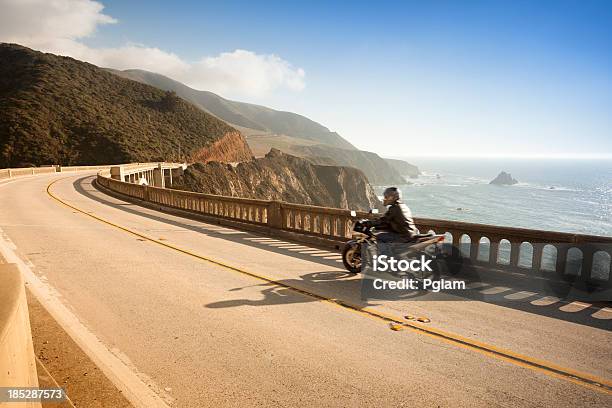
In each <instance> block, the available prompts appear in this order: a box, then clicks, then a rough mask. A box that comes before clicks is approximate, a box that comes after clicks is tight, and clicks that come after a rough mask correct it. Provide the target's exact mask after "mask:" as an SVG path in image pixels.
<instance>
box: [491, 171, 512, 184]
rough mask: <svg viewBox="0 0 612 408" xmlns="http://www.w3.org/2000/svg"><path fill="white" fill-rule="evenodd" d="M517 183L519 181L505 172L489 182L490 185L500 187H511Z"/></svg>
mask: <svg viewBox="0 0 612 408" xmlns="http://www.w3.org/2000/svg"><path fill="white" fill-rule="evenodd" d="M517 183H518V181H517V180H516V179H514V178H512V174H510V173H506V172H505V171H502V172H501V173H499V174H498V175H497V177H495V178H494V179H493V180H491V181H490V182H489V184H496V185H498V186H511V185H513V184H517Z"/></svg>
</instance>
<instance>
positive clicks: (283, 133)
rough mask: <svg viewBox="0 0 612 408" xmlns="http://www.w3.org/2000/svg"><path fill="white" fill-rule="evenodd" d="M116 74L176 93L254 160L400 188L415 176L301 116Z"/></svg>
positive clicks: (163, 80)
mask: <svg viewBox="0 0 612 408" xmlns="http://www.w3.org/2000/svg"><path fill="white" fill-rule="evenodd" d="M109 71H111V72H113V73H115V74H117V75H119V76H122V77H125V78H130V79H133V80H135V81H140V82H143V83H146V84H149V85H153V86H155V87H158V88H160V89H163V90H169V91H173V92H176V94H177V95H179V96H180V97H182V98H184V99H186V100H188V101H191V102H192V103H194V104H195V105H196V106H198V107H200V108H201V109H202V110H204V111H206V112H209V113H212V114H213V115H215V116H217V117H218V118H220V119H222V120H224V121H226V122H228V123H230V124H231V125H232V126H235V127H236V128H238V129H239V130H240V131H241V132H242V133H243V134H244V135H245V136H246V139H247V142H248V143H249V147H250V148H251V150H252V151H253V153H254V154H255V156H256V157H262V156H264V155H265V154H266V153H267V152H269V151H270V149H272V148H274V149H279V150H281V151H283V152H286V153H289V154H292V155H296V156H300V157H305V158H308V159H309V160H311V161H312V162H314V163H317V164H329V165H338V166H351V167H355V168H357V169H359V170H361V171H363V172H364V173H365V175H366V176H367V178H368V180H369V181H370V182H371V183H373V184H380V185H382V184H404V183H406V180H405V178H404V177H403V176H407V177H416V176H417V175H418V174H419V170H418V168H417V167H416V166H413V165H411V164H410V163H407V162H404V161H401V160H392V161H391V160H389V159H383V158H381V157H380V156H378V155H377V154H376V153H372V152H367V151H363V150H357V149H356V148H355V147H354V146H353V145H352V144H350V143H349V142H348V141H347V140H346V139H344V138H342V137H341V136H340V135H338V134H337V133H335V132H330V130H329V129H327V128H326V127H324V126H323V125H320V124H319V123H317V122H314V121H313V120H310V119H308V118H306V117H304V116H301V115H298V114H295V113H291V112H282V111H276V110H274V109H270V108H267V107H265V106H260V105H253V104H249V103H243V102H236V101H231V100H228V99H225V98H222V97H221V96H219V95H216V94H214V93H212V92H208V91H198V90H196V89H193V88H190V87H188V86H187V85H184V84H182V83H180V82H178V81H175V80H173V79H170V78H168V77H166V76H163V75H160V74H156V73H154V72H148V71H143V70H139V69H129V70H125V71H117V70H109Z"/></svg>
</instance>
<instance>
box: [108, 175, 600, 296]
mask: <svg viewBox="0 0 612 408" xmlns="http://www.w3.org/2000/svg"><path fill="white" fill-rule="evenodd" d="M174 165H176V164H174ZM168 167H171V165H169V166H168ZM97 183H98V184H99V185H101V186H103V187H105V188H107V189H109V190H111V191H113V192H116V193H119V194H121V195H123V196H127V197H131V198H135V199H138V200H142V201H143V202H146V203H150V204H154V205H156V206H157V207H159V208H164V207H165V208H169V209H177V210H181V211H186V212H188V213H191V214H197V215H202V216H206V217H214V218H216V219H219V220H227V221H231V222H234V223H235V222H238V223H241V224H243V225H252V226H259V227H265V228H267V229H268V230H269V231H272V232H273V233H274V231H277V232H290V233H293V234H297V235H299V236H302V237H305V238H308V237H310V238H319V239H320V240H319V241H317V242H318V243H331V244H332V245H334V246H335V247H336V248H340V246H341V245H342V243H343V242H344V241H346V240H348V239H349V238H350V237H351V229H352V224H353V221H354V219H353V218H352V217H351V215H350V211H349V210H344V209H338V208H326V207H317V206H310V205H300V204H290V203H285V202H280V201H269V200H255V199H244V198H237V197H226V196H218V195H211V194H201V193H193V192H188V191H181V190H173V189H167V188H161V187H154V186H145V185H138V184H133V183H128V182H124V181H120V180H115V179H112V178H109V177H108V172H106V173H105V172H100V173H98V177H97ZM357 217H360V218H367V217H368V214H367V213H365V212H360V213H357ZM415 222H416V224H417V226H418V227H419V229H420V230H421V231H423V232H426V231H433V232H435V233H438V234H445V235H446V239H445V241H446V242H447V243H448V244H449V245H448V246H447V247H448V248H449V250H450V251H452V254H453V255H454V256H456V257H463V258H467V259H469V260H470V261H471V262H473V263H474V264H479V265H489V266H495V267H496V268H502V269H503V268H508V269H514V270H521V271H523V272H526V273H530V274H535V275H548V276H557V277H559V276H561V277H564V276H574V277H575V279H578V280H580V281H584V282H588V283H593V284H597V285H600V284H602V283H608V284H609V283H610V282H611V279H610V265H611V262H610V259H611V258H612V237H602V236H595V235H583V234H570V233H561V232H553V231H540V230H530V229H523V228H510V227H500V226H493V225H484V224H474V223H466V222H459V221H447V220H436V219H427V218H415ZM306 242H313V241H312V240H310V241H308V240H306Z"/></svg>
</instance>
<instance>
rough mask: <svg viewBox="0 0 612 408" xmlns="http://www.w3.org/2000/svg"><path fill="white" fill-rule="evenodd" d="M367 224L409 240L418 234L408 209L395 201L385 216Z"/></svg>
mask: <svg viewBox="0 0 612 408" xmlns="http://www.w3.org/2000/svg"><path fill="white" fill-rule="evenodd" d="M369 223H370V225H371V226H373V227H376V228H378V229H385V230H391V231H393V232H395V233H397V234H400V235H404V236H408V237H410V238H412V237H414V236H415V235H417V234H418V233H419V230H418V229H417V227H416V225H414V220H413V219H412V213H411V212H410V208H408V206H407V205H406V204H404V203H402V202H401V201H396V202H395V203H393V204H391V205H390V206H389V208H388V209H387V212H386V213H385V215H383V216H382V217H380V218H378V219H375V220H371V221H370V222H369Z"/></svg>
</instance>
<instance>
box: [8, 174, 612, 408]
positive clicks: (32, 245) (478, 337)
mask: <svg viewBox="0 0 612 408" xmlns="http://www.w3.org/2000/svg"><path fill="white" fill-rule="evenodd" d="M94 178H95V176H94V173H93V172H92V173H79V174H74V175H71V176H68V177H67V176H66V175H65V174H50V175H40V176H35V177H28V178H23V179H17V180H12V181H9V182H5V183H4V184H0V209H1V211H0V228H1V229H2V234H3V237H2V239H1V240H0V242H1V243H0V247H1V249H2V251H3V253H5V255H8V257H9V258H10V257H11V256H14V254H13V252H14V253H16V254H17V256H18V257H19V258H20V259H21V260H23V261H24V263H23V266H24V267H28V268H29V269H30V270H31V271H32V272H33V274H32V276H26V278H27V279H26V280H29V284H30V286H31V287H36V288H37V290H38V293H39V294H44V295H41V296H44V297H46V300H47V301H48V302H51V303H53V302H59V303H61V305H63V306H64V309H63V310H62V311H60V309H61V308H59V307H56V308H55V309H54V310H55V313H64V314H66V313H68V314H70V315H71V316H72V317H73V318H76V319H77V320H78V321H76V320H74V319H73V320H71V319H70V318H69V317H65V316H64V318H63V321H64V322H72V324H73V325H76V324H77V323H78V324H81V325H83V326H84V328H85V330H86V331H87V332H88V333H89V334H90V335H92V336H94V337H87V336H83V338H84V339H85V338H87V339H85V340H82V341H83V342H87V341H89V342H95V341H99V342H100V344H98V345H92V346H91V347H90V350H89V351H90V352H92V353H96V352H98V353H101V352H102V351H103V349H106V350H110V351H111V352H112V354H113V356H114V357H115V358H116V357H118V358H119V360H120V362H121V363H122V364H123V365H124V367H115V366H113V364H111V363H108V361H109V360H108V359H107V360H104V358H102V357H100V361H106V362H107V363H108V364H107V365H108V367H107V368H106V369H107V370H113V369H115V370H117V372H118V373H119V374H117V375H116V376H114V377H113V375H110V376H109V377H110V378H111V379H114V380H115V381H120V380H121V379H122V378H124V379H125V378H128V377H129V376H126V375H125V372H123V374H122V371H121V370H126V369H127V370H129V371H130V372H131V373H132V374H134V373H136V374H137V375H136V376H132V377H129V379H130V380H129V381H128V384H127V385H125V387H127V388H130V389H131V390H132V391H133V393H134V395H132V400H133V401H135V403H136V405H138V401H141V403H140V404H141V405H142V406H146V403H145V402H142V401H150V400H155V398H156V397H157V396H161V399H162V400H163V402H161V401H158V402H159V405H160V406H161V405H163V403H168V404H172V405H173V406H180V407H202V406H245V405H246V406H257V405H261V406H272V405H282V406H296V405H300V406H402V405H406V406H452V407H457V406H466V407H468V406H469V407H473V406H487V407H488V406H552V405H554V406H568V407H570V406H571V407H575V406H609V405H611V404H612V396H611V394H610V388H609V387H610V379H611V378H612V364H611V356H612V342H611V341H610V328H611V326H612V324H611V322H612V320H611V319H612V313H611V312H610V311H609V310H608V309H606V308H603V309H602V308H601V307H597V305H593V306H589V305H587V306H586V307H583V306H580V305H579V304H578V305H568V304H562V303H558V302H553V303H550V302H548V303H547V301H546V299H533V300H531V299H529V300H525V301H523V302H520V301H517V303H516V304H515V305H514V306H512V307H510V306H509V305H508V304H507V303H504V304H503V305H499V304H495V303H494V302H480V301H466V300H464V299H463V300H462V299H457V300H456V301H448V300H447V301H434V300H427V301H425V300H418V299H415V300H402V301H393V302H382V301H380V302H371V303H370V304H363V303H361V301H360V299H359V298H360V296H359V278H358V277H350V276H347V275H346V274H345V273H344V272H343V269H342V265H341V264H340V263H339V256H338V254H336V253H333V252H329V251H325V250H318V249H316V248H311V247H307V246H303V245H297V244H292V243H289V242H283V241H279V240H274V239H273V238H269V237H262V236H257V235H254V234H250V233H245V232H241V231H236V230H232V229H228V228H223V227H220V226H217V225H213V224H205V223H202V222H198V221H193V220H188V219H184V218H179V217H175V216H172V215H168V214H163V213H159V212H156V211H153V210H149V209H144V208H142V207H139V206H137V205H134V204H130V203H127V202H124V201H121V200H118V199H115V198H112V197H109V196H107V195H105V194H103V193H101V192H100V191H98V190H96V189H95V188H94V187H93V186H92V181H93V180H94ZM50 183H53V184H52V185H51V186H50V187H49V184H50ZM47 190H49V192H50V193H51V195H53V196H54V197H55V198H53V197H52V196H51V195H50V194H48V191H47ZM60 201H63V202H64V203H65V204H67V205H68V206H67V205H65V204H62V203H61V202H60ZM13 245H14V247H13ZM210 261H213V262H210ZM215 262H216V263H215ZM271 281H275V282H277V283H278V284H274V283H271ZM496 287H497V285H488V287H480V288H475V289H474V290H475V291H484V290H493V291H495V290H497V289H495V288H496ZM499 287H502V286H499ZM292 288H296V289H298V290H294V289H292ZM307 293H310V294H312V295H315V296H311V295H308V294H307ZM513 293H516V291H512V289H511V288H506V290H501V292H500V296H502V295H503V296H508V295H512V294H513ZM326 299H339V300H341V301H342V302H346V303H350V304H352V305H356V306H357V307H358V308H365V309H364V310H365V311H366V312H368V313H364V312H359V311H355V310H353V309H347V308H344V307H340V306H338V304H337V303H334V302H330V301H326ZM370 311H371V312H372V313H369V312H370ZM408 314H409V315H414V316H422V317H427V318H428V319H429V320H430V322H429V323H414V325H417V326H418V325H422V326H423V327H426V328H427V330H429V332H424V331H418V330H413V329H410V328H406V329H404V330H401V331H393V330H389V326H388V322H387V321H385V320H384V318H382V317H384V316H391V317H392V318H395V317H396V316H398V317H399V318H401V317H402V316H404V315H408ZM58 320H62V319H58ZM436 331H437V332H440V333H449V334H452V335H453V336H455V339H466V340H467V341H466V342H465V344H462V343H461V342H458V341H454V340H453V339H443V338H442V337H441V336H439V335H435V334H434V332H436ZM74 332H75V333H78V332H79V331H78V330H77V329H74ZM474 344H483V345H484V346H485V347H484V348H478V347H474ZM491 350H493V351H494V350H502V351H503V352H501V353H498V354H496V353H495V352H491ZM506 352H511V353H514V354H520V355H522V356H527V357H529V358H530V361H539V360H544V361H546V362H547V363H545V364H544V365H545V366H547V367H548V368H538V367H537V364H523V363H521V362H520V361H519V360H516V359H514V360H513V359H511V358H508V357H507V356H508V354H504V353H506ZM551 367H553V368H554V367H558V368H559V371H558V372H555V371H554V370H550V369H549V368H551ZM574 371H576V372H578V374H579V375H581V376H584V377H585V378H588V379H592V383H589V381H586V382H585V381H576V380H575V379H573V378H572V376H571V375H567V374H571V373H573V372H574ZM134 378H136V379H137V380H139V381H141V382H142V383H144V384H145V387H142V386H141V385H142V384H140V385H139V384H136V382H135V380H134ZM130 381H131V382H130ZM593 383H601V384H604V386H603V387H602V386H598V385H594V384H593ZM146 388H148V389H149V390H151V389H152V390H154V392H153V394H155V395H143V393H146ZM129 392H130V390H127V393H128V395H129Z"/></svg>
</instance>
